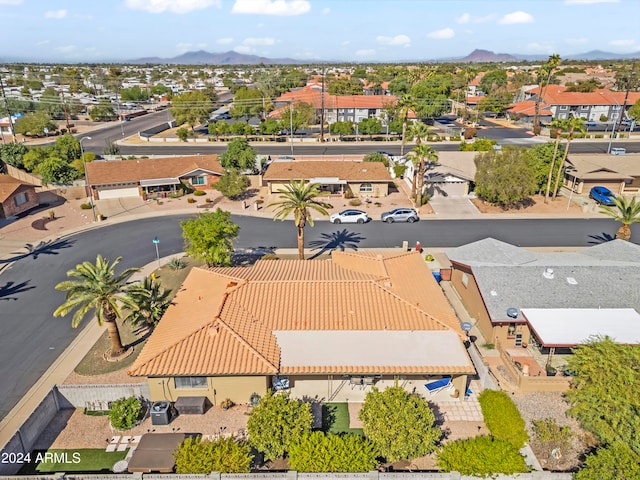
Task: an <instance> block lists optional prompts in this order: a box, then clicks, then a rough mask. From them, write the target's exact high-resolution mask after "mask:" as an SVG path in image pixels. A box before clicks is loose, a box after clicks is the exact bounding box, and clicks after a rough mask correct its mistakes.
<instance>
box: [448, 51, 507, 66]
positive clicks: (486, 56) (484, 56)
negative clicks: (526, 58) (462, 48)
mask: <svg viewBox="0 0 640 480" xmlns="http://www.w3.org/2000/svg"><path fill="white" fill-rule="evenodd" d="M458 61H459V62H467V63H493V62H496V63H498V62H517V61H518V58H516V57H515V56H513V55H511V54H509V53H494V52H490V51H489V50H481V49H476V50H474V51H473V52H471V53H470V54H469V55H467V56H466V57H462V58H459V59H458Z"/></svg>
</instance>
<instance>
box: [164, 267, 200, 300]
mask: <svg viewBox="0 0 640 480" xmlns="http://www.w3.org/2000/svg"><path fill="white" fill-rule="evenodd" d="M180 260H181V261H182V263H184V268H181V269H179V270H173V269H172V268H171V267H169V265H164V266H162V267H161V268H158V269H157V270H156V271H155V272H154V273H155V274H156V278H157V279H158V281H159V282H160V285H162V288H164V289H165V290H171V292H172V293H173V295H172V297H173V296H174V295H175V294H176V292H177V291H178V288H179V287H180V285H182V282H184V279H185V278H187V275H188V274H189V272H190V271H191V269H192V268H193V267H202V266H203V265H204V262H203V261H202V260H196V259H194V258H191V257H182V258H181V259H180Z"/></svg>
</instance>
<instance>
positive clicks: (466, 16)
mask: <svg viewBox="0 0 640 480" xmlns="http://www.w3.org/2000/svg"><path fill="white" fill-rule="evenodd" d="M494 18H496V16H495V15H494V14H493V13H492V14H489V15H485V16H483V17H476V16H474V15H471V14H470V13H467V12H465V13H463V14H462V15H460V16H459V17H458V18H456V23H459V24H460V25H464V24H466V23H486V22H490V21H491V20H493V19H494Z"/></svg>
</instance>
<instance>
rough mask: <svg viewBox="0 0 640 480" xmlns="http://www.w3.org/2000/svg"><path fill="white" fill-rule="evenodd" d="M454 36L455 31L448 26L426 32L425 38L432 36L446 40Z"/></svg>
mask: <svg viewBox="0 0 640 480" xmlns="http://www.w3.org/2000/svg"><path fill="white" fill-rule="evenodd" d="M455 36H456V32H454V31H453V29H451V28H449V27H447V28H443V29H441V30H435V31H433V32H429V33H427V38H434V39H436V40H446V39H448V38H453V37H455Z"/></svg>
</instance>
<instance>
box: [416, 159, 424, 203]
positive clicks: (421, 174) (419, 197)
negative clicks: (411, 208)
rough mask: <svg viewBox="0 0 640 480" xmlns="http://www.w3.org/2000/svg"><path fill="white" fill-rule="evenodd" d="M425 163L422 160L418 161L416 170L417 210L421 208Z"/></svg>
mask: <svg viewBox="0 0 640 480" xmlns="http://www.w3.org/2000/svg"><path fill="white" fill-rule="evenodd" d="M425 166H426V164H425V162H424V160H421V161H420V167H419V168H418V192H417V193H418V194H417V195H416V196H417V200H416V203H417V205H418V208H419V207H421V206H422V195H423V193H422V192H423V191H424V173H425V172H424V171H425Z"/></svg>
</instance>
